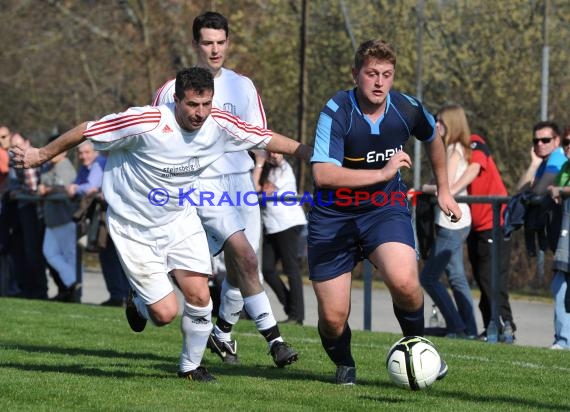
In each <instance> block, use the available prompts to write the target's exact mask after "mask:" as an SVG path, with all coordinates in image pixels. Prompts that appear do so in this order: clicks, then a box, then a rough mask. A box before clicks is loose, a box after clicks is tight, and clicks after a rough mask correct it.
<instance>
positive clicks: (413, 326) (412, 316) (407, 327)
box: [392, 303, 424, 336]
mask: <svg viewBox="0 0 570 412" xmlns="http://www.w3.org/2000/svg"><path fill="white" fill-rule="evenodd" d="M392 306H393V307H394V314H395V315H396V319H398V323H400V328H402V334H403V335H404V336H424V304H423V303H422V306H421V307H420V308H419V309H418V310H415V311H413V312H407V311H405V310H403V309H400V308H399V307H397V306H396V305H392Z"/></svg>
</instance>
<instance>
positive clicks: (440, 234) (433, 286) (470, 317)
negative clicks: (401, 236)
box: [420, 226, 477, 336]
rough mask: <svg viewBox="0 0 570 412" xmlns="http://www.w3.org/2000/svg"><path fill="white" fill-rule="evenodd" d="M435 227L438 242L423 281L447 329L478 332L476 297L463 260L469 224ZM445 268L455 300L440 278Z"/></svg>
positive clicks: (421, 275)
mask: <svg viewBox="0 0 570 412" xmlns="http://www.w3.org/2000/svg"><path fill="white" fill-rule="evenodd" d="M436 231H437V235H436V238H435V243H434V245H433V248H432V250H431V253H430V256H429V258H428V260H427V261H426V263H425V266H424V268H423V270H422V273H421V274H420V282H421V284H422V286H423V288H424V289H425V291H426V292H427V293H428V295H429V296H430V297H431V299H432V300H433V302H434V303H435V304H436V305H437V307H438V308H439V310H440V312H441V314H442V315H443V317H444V319H445V323H446V326H447V331H448V333H465V334H466V335H473V336H476V335H477V323H476V321H475V314H474V308H473V298H472V296H471V289H470V288H469V284H468V283H467V278H466V277H465V266H464V264H463V243H464V242H465V239H467V235H469V227H466V228H463V229H457V230H455V229H453V230H452V229H446V228H443V227H439V226H438V227H437V228H436ZM444 271H445V273H446V275H447V279H448V283H449V286H450V287H451V290H452V292H453V297H454V299H455V304H454V303H453V301H452V300H451V297H450V296H449V293H448V292H447V288H446V287H445V286H444V285H443V284H442V283H441V282H440V277H441V274H442V273H443V272H444ZM455 305H457V307H456V306H455Z"/></svg>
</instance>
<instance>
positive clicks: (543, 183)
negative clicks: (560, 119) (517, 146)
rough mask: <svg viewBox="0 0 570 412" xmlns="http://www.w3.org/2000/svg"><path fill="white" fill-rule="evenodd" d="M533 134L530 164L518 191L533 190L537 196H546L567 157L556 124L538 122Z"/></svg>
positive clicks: (518, 185) (519, 183) (518, 186)
mask: <svg viewBox="0 0 570 412" xmlns="http://www.w3.org/2000/svg"><path fill="white" fill-rule="evenodd" d="M532 132H533V139H532V149H531V151H530V158H531V160H530V164H529V166H528V168H527V170H526V171H525V173H524V174H523V175H522V177H521V178H520V179H519V182H518V184H517V189H518V190H519V191H521V192H522V191H524V190H531V191H532V192H534V193H535V194H537V195H545V194H546V191H547V187H548V186H550V185H552V184H553V183H554V179H555V178H556V175H557V174H558V172H560V169H561V168H562V165H563V164H564V163H566V156H565V155H564V151H563V150H562V148H561V147H560V129H559V128H558V125H557V124H556V123H554V122H551V121H544V122H538V123H536V124H535V125H534V127H533V129H532Z"/></svg>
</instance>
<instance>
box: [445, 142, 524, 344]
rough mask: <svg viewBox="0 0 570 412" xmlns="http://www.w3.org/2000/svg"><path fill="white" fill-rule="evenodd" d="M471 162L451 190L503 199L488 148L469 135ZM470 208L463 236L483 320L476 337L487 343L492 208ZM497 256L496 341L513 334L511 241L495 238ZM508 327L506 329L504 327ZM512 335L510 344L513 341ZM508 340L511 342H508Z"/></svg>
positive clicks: (503, 189)
mask: <svg viewBox="0 0 570 412" xmlns="http://www.w3.org/2000/svg"><path fill="white" fill-rule="evenodd" d="M471 150H472V151H471V161H470V163H469V166H467V169H466V170H465V172H464V173H463V175H462V176H461V177H460V178H459V179H458V180H457V181H456V182H455V184H454V185H453V186H452V188H451V190H452V191H460V190H462V189H463V188H464V187H467V193H468V194H469V195H471V196H507V189H506V187H505V184H504V183H503V179H502V178H501V175H500V173H499V170H498V169H497V165H496V164H495V161H494V159H493V157H492V156H491V151H490V150H489V146H487V143H486V142H485V139H483V138H482V137H481V136H479V135H476V134H472V135H471ZM505 207H506V205H503V206H502V208H501V217H500V225H501V233H503V227H504V219H503V212H504V210H505ZM470 209H471V232H470V233H469V236H468V237H467V252H468V255H469V261H470V263H471V268H472V271H473V278H474V279H475V282H477V285H478V286H479V290H480V291H481V297H480V299H479V310H480V311H481V317H482V318H483V326H484V327H485V330H484V331H483V332H482V333H481V334H480V335H479V339H480V340H484V341H486V340H487V329H486V328H487V326H488V325H489V322H490V321H491V302H492V299H493V294H492V290H491V272H492V267H491V250H492V248H493V207H492V205H491V204H489V203H472V204H471V205H470ZM497 247H498V250H499V253H498V256H499V259H500V261H499V282H498V283H499V284H498V287H499V291H498V298H499V301H498V302H497V306H498V311H499V316H500V318H501V319H500V320H501V322H500V323H501V324H500V325H498V329H499V334H500V335H501V336H500V338H501V339H502V340H505V336H504V334H502V332H503V331H504V330H505V329H506V330H507V331H510V330H512V331H513V332H514V331H516V325H515V323H514V321H513V313H512V310H511V305H510V303H509V293H508V285H509V272H510V264H511V263H510V262H511V238H506V237H504V236H500V237H499V245H497ZM507 326H508V328H506V327H507ZM514 339H515V338H514V335H513V337H512V341H514ZM512 341H511V342H512Z"/></svg>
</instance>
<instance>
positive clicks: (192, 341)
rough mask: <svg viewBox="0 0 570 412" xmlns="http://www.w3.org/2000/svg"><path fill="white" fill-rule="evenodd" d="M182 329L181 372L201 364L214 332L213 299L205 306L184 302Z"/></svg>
mask: <svg viewBox="0 0 570 412" xmlns="http://www.w3.org/2000/svg"><path fill="white" fill-rule="evenodd" d="M180 330H181V331H182V353H181V354H180V372H189V371H192V370H194V369H196V368H197V367H198V366H200V363H201V362H202V357H203V356H204V351H205V350H206V344H207V343H208V337H209V336H210V332H212V300H210V303H209V304H208V306H206V307H203V308H200V307H197V306H192V305H191V304H189V303H188V302H184V312H183V313H182V322H180Z"/></svg>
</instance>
